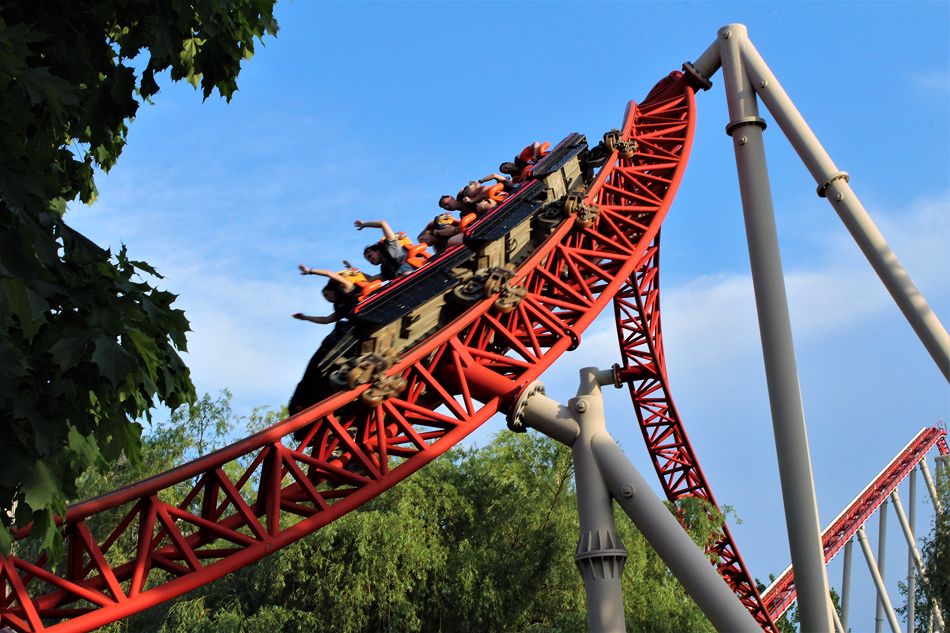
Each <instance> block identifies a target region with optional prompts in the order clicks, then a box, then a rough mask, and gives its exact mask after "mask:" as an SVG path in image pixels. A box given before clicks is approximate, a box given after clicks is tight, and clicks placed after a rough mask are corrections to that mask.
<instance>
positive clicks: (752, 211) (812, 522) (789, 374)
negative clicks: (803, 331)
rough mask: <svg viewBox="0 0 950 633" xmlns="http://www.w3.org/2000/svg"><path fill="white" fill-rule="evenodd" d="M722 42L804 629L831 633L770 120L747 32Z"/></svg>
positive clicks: (729, 30)
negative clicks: (778, 223) (754, 75)
mask: <svg viewBox="0 0 950 633" xmlns="http://www.w3.org/2000/svg"><path fill="white" fill-rule="evenodd" d="M719 36H720V45H721V47H722V48H721V61H722V70H723V83H724V85H725V91H726V98H727V101H728V105H729V118H730V123H729V125H728V126H727V127H726V132H727V133H728V134H730V135H731V136H732V142H733V148H734V150H735V154H736V169H737V171H738V174H739V189H740V191H741V194H742V209H743V213H744V216H745V226H746V237H747V240H748V244H749V261H750V263H751V269H752V283H753V286H754V289H755V302H756V309H757V311H758V317H759V333H760V335H761V338H762V354H763V357H764V360H765V377H766V382H767V384H768V391H769V404H770V406H771V410H772V428H773V430H774V434H775V449H776V453H777V456H778V466H779V476H780V478H781V483H782V500H783V502H784V504H785V524H786V528H787V530H788V539H789V549H790V551H791V558H792V568H793V569H794V572H795V580H796V582H795V586H796V588H797V591H798V606H799V613H800V617H801V630H802V631H803V633H826V632H827V631H831V630H832V627H833V623H832V616H831V600H830V596H829V590H828V577H827V574H826V571H825V561H824V556H823V553H822V548H821V524H820V522H819V517H818V503H817V500H816V498H815V486H814V481H813V478H812V468H811V455H810V453H809V450H808V435H807V432H806V429H805V413H804V409H803V406H802V396H801V389H800V387H799V383H798V368H797V365H796V362H795V349H794V346H793V344H792V327H791V321H790V319H789V316H788V300H787V298H786V296H785V277H784V275H783V273H782V261H781V255H780V253H779V245H778V234H777V232H776V228H775V213H774V211H773V208H772V192H771V188H770V185H769V174H768V168H767V167H766V160H765V145H764V142H763V140H762V130H763V129H764V128H765V121H763V120H762V119H761V118H760V117H759V111H758V104H757V102H756V95H755V90H754V89H753V87H752V84H751V83H750V81H749V77H748V75H747V74H746V71H745V68H744V66H743V61H742V49H743V47H744V46H747V43H748V35H747V31H746V28H745V26H743V25H741V24H730V25H728V26H725V27H723V28H722V29H720V31H719Z"/></svg>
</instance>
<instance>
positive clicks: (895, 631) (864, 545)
mask: <svg viewBox="0 0 950 633" xmlns="http://www.w3.org/2000/svg"><path fill="white" fill-rule="evenodd" d="M858 543H859V544H860V545H861V551H863V552H864V560H865V561H867V564H868V571H869V572H870V573H871V578H872V579H873V580H874V586H875V587H876V588H877V593H878V596H881V597H882V599H883V601H884V610H885V612H886V614H887V621H888V624H890V627H891V633H900V624H898V623H897V615H896V614H895V613H894V607H893V606H891V599H890V597H889V596H888V595H887V588H886V587H885V586H884V580H883V579H882V578H881V574H880V573H879V572H878V570H877V563H875V561H874V554H872V553H871V546H870V545H869V544H868V537H867V534H866V533H865V532H864V526H863V525H862V526H861V527H859V528H858Z"/></svg>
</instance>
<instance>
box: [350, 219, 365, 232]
mask: <svg viewBox="0 0 950 633" xmlns="http://www.w3.org/2000/svg"><path fill="white" fill-rule="evenodd" d="M353 226H355V227H356V230H357V231H362V230H363V229H365V228H366V225H365V224H363V221H362V220H356V221H355V222H353Z"/></svg>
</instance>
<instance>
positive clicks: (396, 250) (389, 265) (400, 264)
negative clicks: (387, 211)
mask: <svg viewBox="0 0 950 633" xmlns="http://www.w3.org/2000/svg"><path fill="white" fill-rule="evenodd" d="M353 226H355V227H356V230H357V231H362V230H363V229H365V228H373V229H382V231H383V239H382V240H381V241H379V242H374V243H373V244H370V245H368V246H367V247H366V248H364V249H363V257H365V258H366V261H368V262H369V263H370V264H373V265H374V266H379V277H378V278H379V279H383V280H386V281H388V280H390V279H395V278H396V277H401V276H402V275H408V274H409V273H411V272H412V271H413V270H415V269H414V268H413V267H412V266H411V265H410V264H408V263H406V249H405V248H404V247H403V245H402V244H400V243H399V239H398V238H397V237H396V234H395V233H394V232H393V230H392V228H390V226H389V223H388V222H386V220H372V221H369V222H363V221H362V220H356V221H355V222H353Z"/></svg>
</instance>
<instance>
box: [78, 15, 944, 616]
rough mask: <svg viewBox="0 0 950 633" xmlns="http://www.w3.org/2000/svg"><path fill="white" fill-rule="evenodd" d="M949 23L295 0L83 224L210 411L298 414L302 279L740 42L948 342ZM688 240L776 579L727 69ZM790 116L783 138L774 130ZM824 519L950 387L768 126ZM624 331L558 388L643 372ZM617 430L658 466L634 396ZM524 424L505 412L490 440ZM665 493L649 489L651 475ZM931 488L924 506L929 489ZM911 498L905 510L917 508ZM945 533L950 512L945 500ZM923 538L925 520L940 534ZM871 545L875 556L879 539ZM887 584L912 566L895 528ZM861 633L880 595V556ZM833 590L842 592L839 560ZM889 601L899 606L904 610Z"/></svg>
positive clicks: (687, 356)
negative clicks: (136, 286)
mask: <svg viewBox="0 0 950 633" xmlns="http://www.w3.org/2000/svg"><path fill="white" fill-rule="evenodd" d="M948 7H950V5H948V4H947V3H946V2H925V3H920V2H918V3H914V2H902V3H893V2H838V3H825V2H821V3H819V2H795V3H779V2H774V3H770V2H758V3H753V2H748V3H741V2H734V3H714V2H680V3H676V2H669V3H655V4H654V3H632V2H631V3H596V2H591V3H571V2H557V3H547V2H525V3H434V2H424V3H395V2H380V3H360V2H353V3H343V2H333V3H320V2H296V3H293V2H282V3H279V4H278V7H277V17H278V20H279V22H280V26H281V31H280V33H279V35H278V37H277V38H276V39H271V40H268V41H267V42H266V45H265V46H263V47H259V49H258V53H257V55H256V56H255V57H254V59H252V60H251V62H250V63H248V64H247V65H246V66H245V69H244V71H243V72H242V75H241V77H240V79H239V85H240V91H239V92H238V93H237V94H236V95H235V97H234V99H233V100H232V103H231V104H225V103H224V102H223V101H222V100H219V99H217V98H211V99H209V100H208V101H207V102H205V103H203V104H202V103H201V99H200V96H199V95H197V94H196V93H194V92H193V91H192V89H191V88H190V86H187V85H173V84H171V83H170V82H169V81H167V80H166V81H165V82H164V83H163V84H162V86H163V88H162V92H161V93H160V94H159V95H158V96H157V97H156V98H155V106H153V107H143V108H142V109H141V110H140V114H139V116H138V118H137V120H136V121H135V122H134V123H133V124H132V126H131V133H130V135H129V145H128V147H127V148H126V150H125V153H124V154H123V156H122V158H121V159H120V161H119V163H118V165H117V166H116V167H115V168H114V169H113V170H112V172H111V173H110V174H108V175H106V176H102V177H100V178H99V180H98V184H99V189H100V193H101V195H100V199H99V201H98V202H97V203H96V204H95V205H94V206H93V207H90V208H84V207H76V208H74V209H73V210H72V211H71V213H70V215H69V218H70V220H71V221H72V223H73V224H74V226H75V227H76V228H78V229H79V230H82V231H84V232H86V233H87V234H88V235H89V236H90V237H92V238H94V239H95V240H96V241H97V242H99V243H100V244H103V245H109V246H112V247H114V248H116V247H118V246H119V244H120V243H123V242H124V243H125V244H127V245H128V247H129V251H130V254H131V255H132V256H133V257H134V258H137V259H146V260H148V261H149V262H151V263H152V264H153V265H155V266H156V267H157V268H158V269H159V271H160V272H161V273H162V274H164V275H165V276H166V280H165V282H164V286H165V287H167V288H169V289H170V290H172V291H174V292H176V293H179V294H180V298H179V304H180V306H181V307H183V308H184V309H185V310H186V311H187V314H188V316H189V318H190V319H191V323H192V329H193V330H194V332H193V333H192V334H191V336H190V337H189V348H190V350H191V353H190V354H189V355H188V357H187V359H186V360H187V361H188V362H189V364H190V366H191V367H192V371H193V374H194V379H195V382H196V384H197V386H198V389H199V390H200V391H201V392H205V391H207V392H211V393H215V392H216V391H217V390H219V389H221V388H224V387H227V388H230V389H231V390H232V391H233V392H234V395H235V400H234V404H235V409H236V410H237V411H243V412H247V411H249V409H250V408H251V407H252V406H254V405H259V404H267V405H277V404H280V403H282V402H285V401H286V399H287V398H288V397H289V394H290V392H291V391H292V389H293V386H294V385H295V383H296V381H297V380H298V379H299V376H300V374H301V373H302V371H303V368H304V366H305V364H306V362H307V360H308V358H309V357H310V355H311V354H312V352H313V350H314V349H315V348H316V346H317V345H318V343H319V341H320V339H321V338H322V337H323V336H324V335H325V333H326V331H327V329H326V328H323V327H320V326H314V325H312V324H308V323H303V322H299V321H295V320H293V319H291V318H290V314H291V313H293V312H297V311H303V312H307V313H309V314H325V313H327V312H328V311H329V306H327V305H326V304H325V303H324V302H323V300H322V298H321V297H320V293H319V288H320V284H319V282H318V281H315V280H314V279H313V278H304V277H301V276H300V275H298V274H297V272H296V266H297V264H298V263H301V262H303V263H306V264H308V265H311V266H317V267H334V266H336V265H337V264H338V263H339V261H340V260H341V259H343V258H349V259H352V260H354V261H356V260H358V259H359V255H360V253H361V251H362V247H363V245H365V244H366V243H367V242H369V241H371V240H372V239H375V235H372V236H371V235H367V233H366V231H364V232H363V233H358V232H356V231H355V230H354V229H353V227H352V221H353V220H354V219H363V220H374V219H380V218H386V219H388V220H389V221H390V222H391V223H392V224H393V226H394V228H396V229H397V230H399V229H405V230H406V231H407V232H409V233H410V234H413V235H414V234H415V232H416V231H418V230H419V228H421V227H422V226H423V225H424V224H425V222H426V221H428V219H430V218H431V216H433V215H434V214H435V212H436V211H437V207H436V201H437V199H438V197H439V195H440V194H442V193H446V192H453V191H456V190H457V189H458V187H459V186H460V185H461V184H463V183H464V182H466V181H467V180H469V179H471V178H473V177H479V176H482V175H484V174H487V173H489V172H490V171H493V170H495V169H496V168H497V165H498V163H499V162H501V161H502V160H507V159H508V158H510V157H511V156H512V155H513V154H514V153H515V152H517V151H518V150H519V149H520V148H521V147H523V146H524V145H525V144H526V143H528V142H530V141H533V140H551V141H557V140H559V139H560V138H561V137H563V136H565V135H567V134H568V133H570V132H572V131H575V130H576V131H580V132H584V133H586V134H588V136H589V138H591V139H592V140H596V139H598V138H599V137H600V135H601V134H602V133H603V132H604V131H606V130H608V129H610V128H613V127H617V126H618V125H619V124H620V122H621V117H622V114H623V111H624V107H625V105H626V103H627V101H628V100H630V99H635V100H636V99H642V98H643V97H644V96H645V95H646V93H647V91H648V90H649V89H650V87H652V86H653V84H654V83H655V82H656V81H657V80H659V79H660V78H662V77H663V76H665V75H666V74H667V73H669V72H670V71H672V70H676V69H678V68H679V67H680V64H681V63H682V62H684V61H687V60H693V59H695V58H697V57H698V56H699V55H700V53H702V51H703V50H705V49H706V47H707V46H708V45H709V44H710V43H711V42H712V41H713V39H714V38H715V36H716V31H717V29H718V28H719V27H721V26H723V25H724V24H727V23H730V22H743V23H745V24H746V25H748V27H749V32H750V36H751V38H752V40H753V42H754V43H755V44H756V46H757V47H758V48H759V50H760V52H761V53H762V55H763V57H764V58H765V59H766V61H767V62H768V63H769V65H770V66H771V68H772V70H773V71H774V72H775V74H776V75H777V76H778V78H779V80H780V81H781V82H782V84H783V85H784V87H785V88H786V90H787V91H788V93H789V94H790V95H791V97H792V99H793V100H794V101H795V103H796V105H797V106H798V108H799V110H800V111H801V112H802V113H803V115H804V116H805V118H806V120H807V121H808V122H809V123H810V125H811V126H812V128H813V129H814V131H815V132H816V134H817V135H818V137H819V139H820V140H821V141H822V143H823V144H824V145H825V147H826V149H827V150H828V152H829V153H830V154H831V156H832V158H833V159H834V160H835V162H836V163H837V165H838V167H839V168H840V169H843V170H845V171H848V172H849V173H850V174H851V184H852V186H853V188H854V190H855V191H856V193H857V194H858V196H859V197H860V198H861V200H862V201H863V202H864V204H865V206H866V207H867V209H868V210H869V212H870V213H871V215H872V217H874V219H875V221H876V222H877V223H878V225H879V227H880V228H881V230H882V232H883V233H884V235H885V236H886V237H887V238H888V239H889V240H890V242H891V244H892V246H893V248H894V250H895V251H896V253H897V254H898V256H899V257H900V258H901V259H902V261H903V262H904V264H905V266H906V267H907V269H908V270H909V272H910V274H911V276H912V277H913V278H914V280H915V281H916V282H917V284H918V286H919V287H920V288H921V290H922V291H923V292H924V294H925V296H927V297H928V299H929V301H930V302H931V305H932V306H933V307H934V309H935V311H936V312H937V314H938V316H940V317H941V318H942V319H943V321H944V323H947V321H948V319H950V265H948V259H947V253H948V252H950V196H948V194H950V129H948V121H950V116H948V114H950V89H948V86H950V70H948V66H950V64H948V57H950V55H948V51H950V34H948V33H950V26H948V25H950V9H948ZM713 81H714V84H715V85H714V88H713V90H711V91H710V92H708V93H702V94H700V95H699V96H698V97H697V111H698V129H697V133H696V138H695V142H694V147H693V152H692V156H691V160H690V164H689V167H688V168H687V171H686V176H685V178H684V180H683V183H682V186H681V188H680V192H679V194H678V196H677V199H676V201H675V203H674V205H673V209H672V211H671V213H670V216H669V218H668V220H667V221H666V223H665V225H664V229H663V258H662V271H663V272H662V278H663V282H662V293H663V299H662V303H663V327H664V332H665V337H666V345H667V356H668V364H669V372H670V379H671V388H672V392H673V396H674V398H675V399H676V402H677V405H678V407H679V410H680V413H681V415H682V417H683V419H684V422H685V425H686V428H687V431H688V432H689V435H690V438H691V440H692V442H693V445H694V447H695V449H696V451H697V453H698V455H699V457H700V460H701V464H702V467H703V469H704V471H705V473H706V475H707V477H708V479H709V481H710V483H711V485H712V487H713V490H714V491H715V494H716V496H717V497H718V499H719V501H720V502H721V503H725V504H729V505H732V506H735V508H736V512H737V513H738V515H739V516H740V517H741V518H742V520H743V523H742V524H741V525H738V526H735V527H734V534H735V536H736V539H737V541H738V543H739V547H740V550H741V552H742V554H743V556H744V558H745V560H746V562H747V563H748V564H749V566H750V567H751V569H752V571H753V573H754V574H755V575H756V576H759V577H762V578H765V577H767V575H768V574H769V573H778V572H780V571H781V570H782V569H783V568H784V567H785V565H786V564H787V563H788V560H789V556H788V546H787V541H786V538H785V527H784V519H783V517H782V512H781V508H782V504H781V497H780V492H779V486H778V474H777V466H776V459H775V449H774V444H773V440H772V435H771V424H770V418H769V412H768V400H767V395H766V391H765V381H764V374H763V369H762V360H761V352H760V350H759V342H758V341H759V339H758V334H757V326H756V320H755V309H754V303H753V301H752V289H751V281H750V277H749V271H748V268H749V263H748V255H747V249H746V244H745V236H744V233H743V226H742V213H741V208H740V206H739V194H738V190H737V186H736V175H735V163H734V159H733V155H732V145H731V141H730V139H729V138H728V137H727V136H726V134H725V133H724V127H725V125H726V123H727V120H728V117H727V115H726V107H725V98H724V95H723V93H722V88H721V77H719V76H717V77H716V78H714V80H713ZM765 117H766V119H768V120H771V119H770V117H769V116H768V115H765ZM765 137H766V150H767V153H768V161H769V169H770V172H771V175H772V188H773V194H774V197H775V207H776V213H777V219H778V225H779V233H780V240H781V248H782V256H783V261H784V264H785V271H786V274H787V278H788V282H787V283H788V289H789V300H790V303H791V312H792V323H793V328H794V334H795V344H796V350H797V353H798V363H799V369H800V373H801V382H802V391H803V398H804V403H805V413H806V419H807V423H808V429H809V437H810V442H811V453H812V460H813V464H814V470H815V478H816V482H817V483H816V488H817V493H818V500H819V509H820V514H821V518H822V522H823V523H826V522H827V521H830V520H831V519H832V518H834V516H835V515H836V514H837V513H838V512H839V511H840V509H841V508H842V507H843V506H844V505H845V504H846V503H847V502H848V501H850V499H851V498H852V497H853V496H854V495H855V494H856V493H857V492H858V491H859V490H860V489H861V488H863V487H864V485H865V484H866V483H868V481H869V480H870V479H871V478H872V477H873V476H874V475H875V474H876V473H877V472H878V471H879V470H880V469H881V468H882V467H883V466H884V465H885V464H886V463H887V462H888V461H889V460H890V459H891V457H892V456H893V455H894V454H895V453H896V452H897V451H898V450H899V449H900V448H901V447H902V446H903V445H904V444H905V443H906V442H907V441H908V440H909V439H910V438H911V437H912V436H913V435H914V434H915V433H916V432H917V431H918V430H919V429H920V428H921V427H923V426H929V425H933V424H934V423H936V421H937V419H938V417H943V419H948V417H950V391H948V388H947V384H946V383H945V382H944V381H943V379H942V377H941V376H940V375H939V373H938V372H937V370H936V368H935V366H934V364H933V362H932V361H931V360H930V357H929V356H928V355H927V353H926V352H925V351H924V349H923V348H922V346H921V345H920V344H919V343H918V342H917V341H916V339H915V337H914V335H913V333H912V331H911V330H910V327H909V326H908V325H907V324H906V323H905V322H904V321H903V319H902V317H901V316H900V313H899V311H898V310H897V308H896V307H895V306H894V305H893V303H892V302H891V301H890V299H889V297H888V295H887V294H886V292H885V291H884V289H883V287H882V286H881V284H880V283H879V282H878V281H877V278H876V277H875V275H874V274H873V272H872V271H871V270H870V268H869V266H868V265H867V264H866V263H865V262H864V260H863V259H862V257H861V255H860V253H859V251H858V250H857V248H856V247H855V246H854V245H853V243H852V242H851V241H850V238H849V236H848V234H847V232H846V231H845V229H844V227H843V226H842V224H841V223H840V221H839V220H838V219H837V216H836V215H835V214H834V212H833V211H832V210H831V208H830V207H829V206H828V205H827V203H826V202H825V201H823V200H820V199H819V198H817V197H816V196H815V193H814V192H815V184H814V183H813V181H812V180H811V178H810V176H809V175H808V173H807V171H806V170H805V168H804V167H803V166H802V165H801V163H800V162H798V161H797V159H796V158H795V156H794V154H793V153H792V151H791V149H790V148H789V146H788V144H787V143H786V142H785V141H784V138H783V137H782V136H781V133H780V131H779V130H778V127H777V126H776V125H770V126H769V128H768V129H767V130H766V133H765ZM612 328H613V325H612V323H611V322H610V321H607V320H601V321H599V322H597V323H595V325H594V326H592V327H591V329H589V330H588V332H587V333H586V334H585V336H584V341H585V344H584V345H582V347H581V348H580V349H579V350H577V351H576V352H574V353H572V354H569V355H566V356H565V357H563V358H562V359H561V360H560V361H559V363H558V365H557V366H556V367H555V368H553V369H552V370H551V371H550V372H548V374H547V375H546V376H545V378H544V382H545V383H546V385H547V387H548V392H549V394H552V395H553V397H556V398H559V399H561V400H565V399H567V398H568V397H570V396H571V395H572V394H573V391H574V389H575V388H576V375H577V374H576V371H577V369H579V368H580V367H583V366H586V365H599V366H602V367H606V366H609V365H611V364H612V363H614V362H616V361H617V360H618V358H619V356H618V354H617V353H616V352H615V351H612V350H615V348H614V347H613V346H614V345H615V343H613V342H612V341H613V339H614V334H613V331H612ZM607 398H608V402H607V406H608V415H609V416H610V420H609V428H610V429H611V431H612V432H613V433H614V435H615V436H616V437H617V438H618V439H619V440H620V441H621V442H622V443H623V445H624V446H625V448H626V450H627V452H628V454H629V455H630V457H631V458H632V459H633V460H634V462H635V463H636V464H637V465H638V466H639V467H640V468H641V470H642V471H644V473H645V474H647V475H649V474H650V473H651V472H652V468H651V467H650V465H649V462H648V461H647V458H646V455H645V451H644V450H643V445H642V440H641V439H640V437H639V432H638V430H637V429H636V428H635V423H634V416H633V412H632V410H631V409H630V406H629V401H628V398H627V395H626V394H625V393H623V392H619V391H618V392H611V393H609V394H608V397H607ZM503 428H504V423H503V421H502V420H500V419H498V420H494V421H492V422H490V423H489V424H487V425H486V427H484V430H480V431H479V432H478V433H477V434H476V436H475V441H478V442H481V441H484V440H486V439H487V438H488V437H489V436H490V434H491V433H494V432H497V431H499V430H501V429H503ZM649 476H650V477H651V478H652V475H649ZM920 490H922V488H921V489H920ZM902 494H903V496H904V498H905V500H906V497H907V494H906V491H904V492H902ZM920 508H921V516H922V517H926V520H929V513H930V506H929V503H922V504H921V506H920ZM924 520H925V519H923V518H922V519H921V523H923V522H924ZM872 523H873V524H872V525H869V526H868V528H869V534H870V535H871V538H872V539H873V538H875V536H874V535H875V534H876V531H877V527H876V521H874V522H872ZM890 526H891V527H890V530H889V541H890V542H891V545H892V546H891V548H890V550H891V552H892V554H893V556H891V557H890V558H889V560H888V574H887V575H888V579H889V580H890V581H891V584H892V585H893V584H895V583H896V581H897V579H898V578H899V577H901V576H903V574H904V573H905V569H906V562H905V558H904V556H905V555H904V553H903V548H901V547H900V546H899V542H898V539H899V532H898V528H897V523H896V518H895V517H893V516H892V517H891V519H890ZM853 574H854V579H855V583H856V587H857V588H856V591H863V592H864V594H865V596H864V597H863V598H861V599H860V601H858V598H857V595H856V602H855V605H854V608H853V610H852V622H853V623H854V629H855V630H856V631H860V630H866V629H868V628H872V627H873V601H872V600H873V598H872V597H871V595H870V589H869V587H870V584H869V582H868V581H866V577H867V572H866V570H865V568H864V564H863V561H861V560H860V559H859V558H858V555H857V554H856V556H855V561H854V572H853ZM830 575H831V580H832V583H833V584H835V585H838V584H839V583H840V571H839V567H837V566H836V565H833V566H832V570H831V572H830ZM892 597H893V598H894V599H895V600H897V597H896V590H895V593H894V594H893V595H892Z"/></svg>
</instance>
